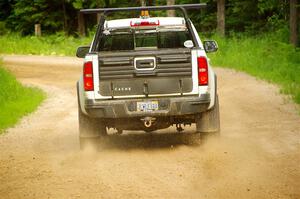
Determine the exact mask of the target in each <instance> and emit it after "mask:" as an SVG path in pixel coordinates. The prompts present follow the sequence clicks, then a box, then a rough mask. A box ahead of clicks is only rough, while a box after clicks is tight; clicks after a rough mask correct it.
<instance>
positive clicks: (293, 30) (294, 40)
mask: <svg viewBox="0 0 300 199" xmlns="http://www.w3.org/2000/svg"><path fill="white" fill-rule="evenodd" d="M297 17H298V14H297V0H290V42H291V44H292V45H294V46H295V47H296V46H297V44H298V34H297V28H298V27H297Z"/></svg>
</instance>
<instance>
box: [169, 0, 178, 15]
mask: <svg viewBox="0 0 300 199" xmlns="http://www.w3.org/2000/svg"><path fill="white" fill-rule="evenodd" d="M167 5H168V6H171V5H175V0H167ZM175 14H176V13H175V10H168V11H167V15H168V17H175Z"/></svg>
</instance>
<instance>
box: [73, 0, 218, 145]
mask: <svg viewBox="0 0 300 199" xmlns="http://www.w3.org/2000/svg"><path fill="white" fill-rule="evenodd" d="M203 7H205V4H186V5H174V6H149V7H130V8H105V9H101V8H100V9H86V10H81V12H83V13H86V14H89V13H102V14H101V18H100V22H99V25H98V28H97V31H96V34H95V36H94V39H93V41H92V44H91V45H90V46H83V47H79V48H78V50H77V57H80V58H84V64H83V74H82V75H81V77H80V79H79V81H78V83H77V95H78V115H79V116H78V118H79V137H80V144H81V146H82V147H84V145H85V143H86V142H87V141H92V140H95V138H99V137H101V136H105V135H107V129H109V128H114V129H116V130H117V133H118V134H121V133H122V132H123V130H144V131H146V132H151V131H155V130H158V129H163V128H168V127H170V126H171V125H176V127H177V131H179V132H180V131H182V130H183V129H182V127H181V126H182V125H191V124H192V123H195V124H196V131H195V132H196V133H201V132H219V131H220V118H219V101H218V95H217V78H216V75H215V73H214V71H213V70H212V68H211V66H210V64H209V60H208V58H207V56H206V53H207V52H214V51H216V50H217V48H218V47H217V44H216V42H215V41H204V42H203V43H202V42H201V40H200V38H199V36H198V33H197V31H196V29H195V27H194V25H193V24H192V22H191V21H190V19H189V18H188V17H187V12H186V10H187V9H200V8H203ZM156 10H179V11H181V12H182V14H183V17H152V16H151V15H149V13H150V12H151V11H156ZM124 11H125V12H133V11H136V12H140V13H142V15H141V16H139V17H137V18H127V19H116V20H106V16H107V15H108V14H110V13H114V12H124ZM150 14H151V13H150Z"/></svg>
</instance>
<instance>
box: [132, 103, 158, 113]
mask: <svg viewBox="0 0 300 199" xmlns="http://www.w3.org/2000/svg"><path fill="white" fill-rule="evenodd" d="M136 107H137V111H143V112H151V111H156V110H158V101H149V102H137V106H136Z"/></svg>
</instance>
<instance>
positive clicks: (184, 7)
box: [80, 3, 206, 18]
mask: <svg viewBox="0 0 300 199" xmlns="http://www.w3.org/2000/svg"><path fill="white" fill-rule="evenodd" d="M202 8H206V3H198V4H182V5H167V6H143V7H124V8H94V9H82V10H80V12H81V13H83V14H95V13H103V14H104V15H107V14H109V13H112V12H123V11H143V10H149V11H150V10H181V11H182V12H183V14H184V17H185V18H188V16H187V13H186V10H187V9H202Z"/></svg>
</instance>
